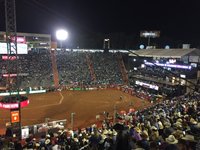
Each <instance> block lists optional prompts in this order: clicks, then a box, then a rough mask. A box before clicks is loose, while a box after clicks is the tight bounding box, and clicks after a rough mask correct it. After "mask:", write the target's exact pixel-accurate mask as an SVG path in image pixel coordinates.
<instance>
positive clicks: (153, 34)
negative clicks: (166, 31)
mask: <svg viewBox="0 0 200 150" xmlns="http://www.w3.org/2000/svg"><path fill="white" fill-rule="evenodd" d="M140 37H145V38H146V37H151V38H156V37H160V31H141V32H140Z"/></svg>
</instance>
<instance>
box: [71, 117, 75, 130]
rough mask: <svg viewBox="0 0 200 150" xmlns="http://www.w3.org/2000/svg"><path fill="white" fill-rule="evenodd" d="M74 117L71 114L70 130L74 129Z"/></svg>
mask: <svg viewBox="0 0 200 150" xmlns="http://www.w3.org/2000/svg"><path fill="white" fill-rule="evenodd" d="M74 115H75V113H71V128H72V130H73V129H74Z"/></svg>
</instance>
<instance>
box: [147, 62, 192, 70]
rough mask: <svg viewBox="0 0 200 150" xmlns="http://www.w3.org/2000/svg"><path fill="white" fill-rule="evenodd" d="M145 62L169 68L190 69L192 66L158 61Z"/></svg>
mask: <svg viewBox="0 0 200 150" xmlns="http://www.w3.org/2000/svg"><path fill="white" fill-rule="evenodd" d="M145 64H146V65H149V66H161V67H169V68H180V69H192V66H185V65H177V64H160V63H151V62H145Z"/></svg>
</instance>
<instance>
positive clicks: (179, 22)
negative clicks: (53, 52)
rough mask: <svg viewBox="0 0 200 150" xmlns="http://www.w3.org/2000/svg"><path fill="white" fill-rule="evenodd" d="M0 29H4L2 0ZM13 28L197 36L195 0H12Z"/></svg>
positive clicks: (199, 15) (199, 7)
mask: <svg viewBox="0 0 200 150" xmlns="http://www.w3.org/2000/svg"><path fill="white" fill-rule="evenodd" d="M0 2H1V3H0V17H1V18H0V20H1V21H0V30H4V25H3V24H4V22H3V20H4V8H3V0H1V1H0ZM16 7H17V29H18V31H21V32H36V33H54V31H55V30H56V29H57V28H59V27H65V28H67V29H68V30H69V32H70V34H71V35H78V34H84V33H112V32H125V33H134V34H138V36H139V32H140V31H141V30H160V31H161V36H163V37H169V38H172V39H175V40H182V39H184V40H191V39H200V38H199V37H200V1H199V0H16Z"/></svg>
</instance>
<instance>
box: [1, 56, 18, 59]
mask: <svg viewBox="0 0 200 150" xmlns="http://www.w3.org/2000/svg"><path fill="white" fill-rule="evenodd" d="M1 58H2V59H3V60H8V59H9V60H16V58H17V57H16V56H6V55H3V56H2V57H1Z"/></svg>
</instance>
